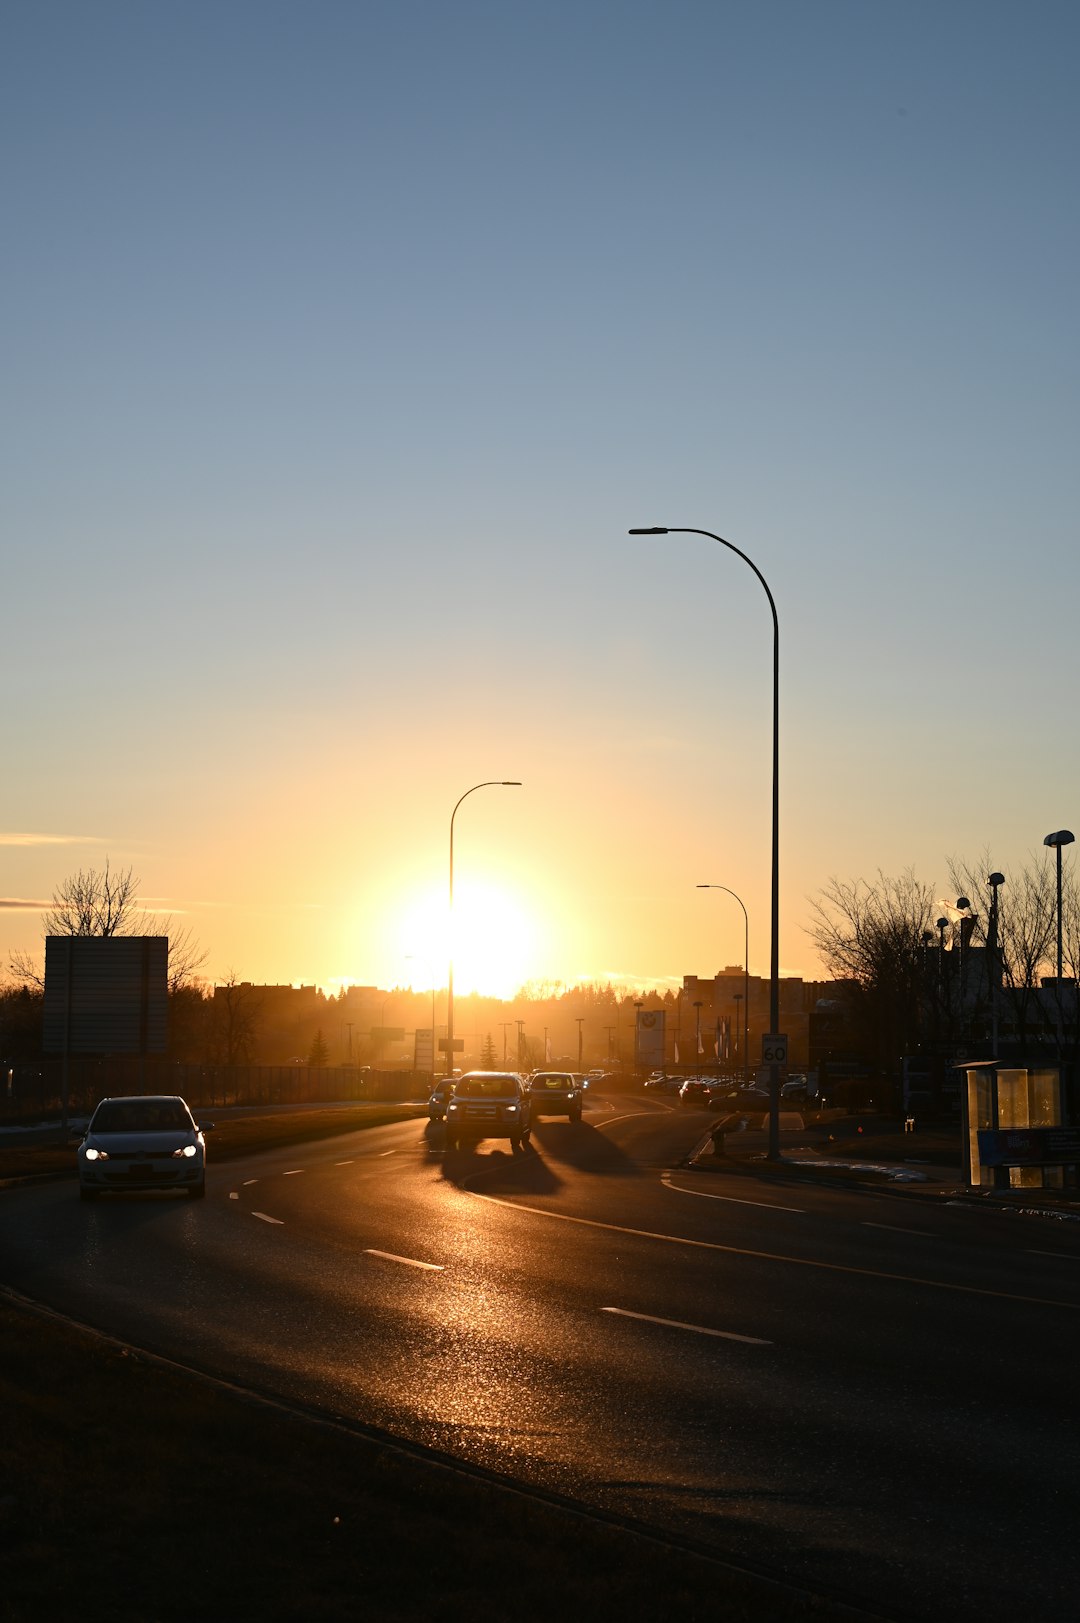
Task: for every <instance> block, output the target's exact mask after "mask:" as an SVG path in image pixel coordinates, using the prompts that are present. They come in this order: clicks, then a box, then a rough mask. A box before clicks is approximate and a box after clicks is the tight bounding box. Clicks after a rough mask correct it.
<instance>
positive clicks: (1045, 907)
mask: <svg viewBox="0 0 1080 1623" xmlns="http://www.w3.org/2000/svg"><path fill="white" fill-rule="evenodd" d="M1002 871H1003V872H1004V874H1005V882H1004V884H1003V885H1002V887H1001V890H1000V892H999V907H998V929H997V936H998V958H999V960H1000V964H1001V978H1002V985H1003V993H1004V998H1005V1002H1006V1007H1007V1008H1008V1010H1009V1012H1010V1014H1011V1016H1012V1025H1013V1028H1014V1030H1015V1033H1016V1038H1017V1040H1018V1042H1019V1043H1020V1045H1021V1047H1023V1046H1024V1045H1025V1044H1026V1042H1027V1039H1028V1034H1029V1029H1030V1028H1031V1027H1032V1026H1034V1028H1035V1029H1036V1030H1037V1029H1038V1028H1039V1027H1040V1026H1041V1025H1042V1022H1043V1008H1042V1004H1041V1001H1040V998H1039V983H1040V980H1041V978H1042V976H1043V975H1045V974H1048V973H1052V972H1053V959H1054V940H1055V932H1056V928H1057V925H1056V920H1057V887H1056V879H1055V873H1054V865H1053V863H1052V862H1050V861H1048V860H1046V859H1045V858H1041V857H1031V858H1030V859H1029V861H1028V862H1027V864H1026V865H1025V866H1024V867H1022V868H1019V869H1008V868H1006V869H1003V870H1002ZM989 872H990V860H989V857H987V856H986V855H985V854H984V855H983V857H982V859H981V861H980V863H978V864H975V865H973V864H972V863H970V862H958V861H956V860H955V859H952V860H950V862H949V878H950V881H951V882H952V884H953V885H955V887H956V889H957V892H958V894H960V895H963V896H967V897H969V898H970V897H979V896H981V895H984V894H985V891H986V886H987V876H988V874H989ZM972 905H973V906H974V905H975V904H974V903H973V904H972ZM1062 912H1063V915H1064V916H1065V917H1066V919H1068V918H1069V917H1070V910H1069V909H1067V908H1066V907H1065V905H1064V901H1063V907H1062ZM975 934H977V935H978V936H980V937H981V938H982V939H983V940H985V939H986V921H985V920H984V919H983V918H982V916H981V915H980V917H979V918H978V919H977V922H976V926H975ZM1066 934H1067V936H1068V937H1069V939H1070V944H1071V943H1072V941H1073V940H1074V939H1075V935H1076V930H1075V900H1074V901H1073V909H1072V929H1071V931H1069V930H1067V931H1066ZM988 967H989V969H990V970H991V972H992V969H993V966H988Z"/></svg>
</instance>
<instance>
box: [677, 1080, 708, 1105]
mask: <svg viewBox="0 0 1080 1623" xmlns="http://www.w3.org/2000/svg"><path fill="white" fill-rule="evenodd" d="M679 1101H680V1103H681V1104H684V1105H689V1106H691V1107H692V1108H693V1109H694V1110H708V1108H709V1084H708V1083H707V1082H706V1081H704V1079H703V1078H702V1077H700V1076H688V1077H687V1079H686V1081H685V1082H684V1083H683V1084H682V1086H681V1088H680V1089H679Z"/></svg>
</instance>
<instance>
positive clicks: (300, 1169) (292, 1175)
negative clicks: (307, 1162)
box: [282, 1167, 304, 1178]
mask: <svg viewBox="0 0 1080 1623" xmlns="http://www.w3.org/2000/svg"><path fill="white" fill-rule="evenodd" d="M303 1170H304V1169H303V1167H293V1169H292V1171H291V1172H283V1173H282V1177H283V1178H298V1177H299V1176H300V1174H301V1172H303Z"/></svg>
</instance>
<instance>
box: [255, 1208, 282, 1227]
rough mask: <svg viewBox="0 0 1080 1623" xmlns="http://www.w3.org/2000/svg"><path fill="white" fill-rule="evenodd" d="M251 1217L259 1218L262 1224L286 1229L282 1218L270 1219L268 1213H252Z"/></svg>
mask: <svg viewBox="0 0 1080 1623" xmlns="http://www.w3.org/2000/svg"><path fill="white" fill-rule="evenodd" d="M251 1215H252V1217H257V1218H258V1219H259V1222H260V1223H276V1224H277V1226H278V1228H284V1227H285V1224H284V1223H283V1222H282V1220H281V1218H280V1217H269V1216H268V1215H267V1213H266V1212H252V1214H251Z"/></svg>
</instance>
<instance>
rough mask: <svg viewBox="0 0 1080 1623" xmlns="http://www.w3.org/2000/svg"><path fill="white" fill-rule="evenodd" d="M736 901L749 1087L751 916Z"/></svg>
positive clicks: (745, 1071) (711, 887)
mask: <svg viewBox="0 0 1080 1623" xmlns="http://www.w3.org/2000/svg"><path fill="white" fill-rule="evenodd" d="M698 890H722V891H724V892H726V894H727V895H728V896H735V892H734V891H733V890H729V889H728V887H727V885H699V886H698ZM735 900H736V901H737V902H738V904H739V906H740V907H741V908H742V916H743V994H744V1001H743V1019H744V1020H745V1021H746V1026H745V1029H744V1033H743V1036H744V1042H743V1081H744V1082H745V1083H746V1085H747V1087H749V1085H750V915H749V914H748V913H747V911H746V904H745V902H744V901H743V899H742V897H741V896H735Z"/></svg>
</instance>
